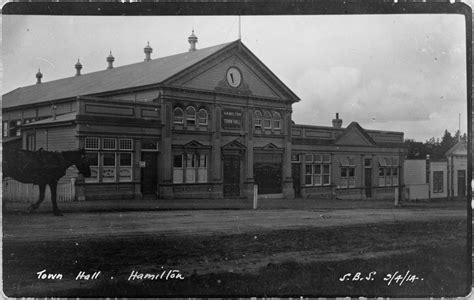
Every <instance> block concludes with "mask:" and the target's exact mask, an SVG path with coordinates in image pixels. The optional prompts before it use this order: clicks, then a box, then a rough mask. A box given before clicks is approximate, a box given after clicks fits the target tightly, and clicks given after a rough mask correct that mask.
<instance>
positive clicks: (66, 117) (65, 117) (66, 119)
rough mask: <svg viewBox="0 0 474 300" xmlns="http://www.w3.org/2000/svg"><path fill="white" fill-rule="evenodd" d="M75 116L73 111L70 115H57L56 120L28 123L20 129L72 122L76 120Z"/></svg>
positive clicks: (49, 119) (48, 119)
mask: <svg viewBox="0 0 474 300" xmlns="http://www.w3.org/2000/svg"><path fill="white" fill-rule="evenodd" d="M76 115H77V113H76V112H75V111H73V112H70V113H66V114H62V115H58V116H56V118H47V119H43V120H39V121H35V122H31V123H28V124H24V125H23V126H22V127H28V126H35V125H42V124H54V123H60V122H69V121H74V120H75V119H76Z"/></svg>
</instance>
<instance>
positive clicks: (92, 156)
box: [84, 152, 99, 182]
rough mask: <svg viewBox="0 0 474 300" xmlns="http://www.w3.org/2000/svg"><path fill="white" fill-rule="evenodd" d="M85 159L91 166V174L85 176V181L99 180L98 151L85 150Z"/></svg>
mask: <svg viewBox="0 0 474 300" xmlns="http://www.w3.org/2000/svg"><path fill="white" fill-rule="evenodd" d="M86 158H87V161H88V162H89V165H90V168H91V176H90V177H85V178H84V181H85V182H99V153H98V152H87V153H86Z"/></svg>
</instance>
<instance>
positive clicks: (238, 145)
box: [222, 140, 247, 150]
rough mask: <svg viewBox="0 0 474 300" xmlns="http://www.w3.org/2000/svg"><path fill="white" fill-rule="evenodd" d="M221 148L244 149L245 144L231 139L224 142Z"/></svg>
mask: <svg viewBox="0 0 474 300" xmlns="http://www.w3.org/2000/svg"><path fill="white" fill-rule="evenodd" d="M222 149H223V150H245V149H247V147H245V145H244V144H242V143H241V142H239V141H238V140H233V141H231V142H229V143H227V144H225V145H224V146H222Z"/></svg>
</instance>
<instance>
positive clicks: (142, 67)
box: [2, 42, 234, 108]
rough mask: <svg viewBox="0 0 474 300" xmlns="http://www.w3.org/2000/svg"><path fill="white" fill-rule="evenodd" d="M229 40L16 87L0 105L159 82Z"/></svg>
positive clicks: (6, 106) (208, 54)
mask: <svg viewBox="0 0 474 300" xmlns="http://www.w3.org/2000/svg"><path fill="white" fill-rule="evenodd" d="M232 43H234V42H230V43H225V44H221V45H217V46H212V47H208V48H203V49H199V50H196V51H191V52H185V53H180V54H175V55H171V56H167V57H161V58H157V59H153V60H151V61H144V62H139V63H135V64H130V65H126V66H120V67H116V68H113V69H110V70H103V71H97V72H93V73H87V74H83V75H81V76H74V77H68V78H63V79H58V80H54V81H49V82H44V83H41V84H34V85H30V86H26V87H22V88H18V89H15V90H13V91H11V92H9V93H7V94H4V95H3V100H2V106H3V108H9V107H13V106H19V105H26V104H34V103H40V102H43V101H51V100H59V99H66V98H70V97H76V96H84V95H93V94H98V93H103V92H108V91H115V90H120V89H126V88H134V87H140V86H146V85H151V84H156V83H161V82H163V81H164V80H166V79H168V78H170V77H172V76H173V75H175V74H177V73H179V72H181V71H183V70H185V69H187V68H188V67H190V66H192V65H194V64H196V63H197V62H199V61H201V60H203V59H205V58H206V57H209V56H210V55H212V54H214V53H216V52H217V51H219V50H221V49H223V48H225V47H226V46H228V45H230V44H232Z"/></svg>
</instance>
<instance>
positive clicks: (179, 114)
mask: <svg viewBox="0 0 474 300" xmlns="http://www.w3.org/2000/svg"><path fill="white" fill-rule="evenodd" d="M173 118H174V123H175V124H183V110H182V109H181V108H179V107H177V108H175V109H174V113H173Z"/></svg>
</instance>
